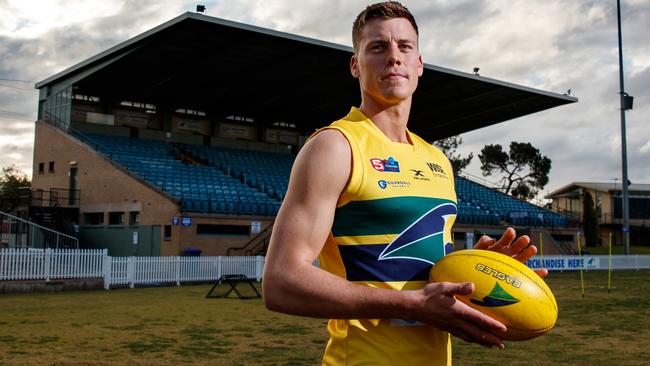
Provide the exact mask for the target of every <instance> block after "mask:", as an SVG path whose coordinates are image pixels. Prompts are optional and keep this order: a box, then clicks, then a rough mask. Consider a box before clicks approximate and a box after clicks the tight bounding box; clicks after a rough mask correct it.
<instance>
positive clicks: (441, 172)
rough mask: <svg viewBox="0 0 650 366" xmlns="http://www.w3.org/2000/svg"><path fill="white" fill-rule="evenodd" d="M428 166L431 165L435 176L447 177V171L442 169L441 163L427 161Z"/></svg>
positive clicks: (430, 167)
mask: <svg viewBox="0 0 650 366" xmlns="http://www.w3.org/2000/svg"><path fill="white" fill-rule="evenodd" d="M427 166H428V167H429V170H431V171H432V172H433V175H434V176H438V177H440V178H447V173H445V170H444V169H442V167H441V166H440V165H438V164H436V163H431V162H427Z"/></svg>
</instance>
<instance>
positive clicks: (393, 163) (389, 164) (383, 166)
mask: <svg viewBox="0 0 650 366" xmlns="http://www.w3.org/2000/svg"><path fill="white" fill-rule="evenodd" d="M370 165H372V167H373V168H375V170H376V171H378V172H393V173H399V162H397V160H395V159H393V157H392V156H389V157H388V158H387V159H379V158H372V159H370Z"/></svg>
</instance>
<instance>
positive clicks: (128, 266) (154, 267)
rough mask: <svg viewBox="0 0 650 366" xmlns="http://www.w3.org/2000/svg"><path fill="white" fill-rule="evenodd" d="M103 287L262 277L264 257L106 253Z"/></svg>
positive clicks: (258, 278) (178, 283)
mask: <svg viewBox="0 0 650 366" xmlns="http://www.w3.org/2000/svg"><path fill="white" fill-rule="evenodd" d="M105 263H106V271H105V274H106V277H105V278H104V287H105V288H109V287H110V286H117V285H122V286H126V285H128V286H129V287H134V286H135V285H149V286H151V285H165V284H175V285H177V286H180V284H181V283H182V282H205V281H216V280H217V279H219V278H220V277H221V276H222V275H224V274H243V275H246V276H247V277H249V278H255V279H256V280H257V281H261V280H262V271H263V270H264V257H260V256H257V257H250V256H249V257H108V256H107V257H106V262H105Z"/></svg>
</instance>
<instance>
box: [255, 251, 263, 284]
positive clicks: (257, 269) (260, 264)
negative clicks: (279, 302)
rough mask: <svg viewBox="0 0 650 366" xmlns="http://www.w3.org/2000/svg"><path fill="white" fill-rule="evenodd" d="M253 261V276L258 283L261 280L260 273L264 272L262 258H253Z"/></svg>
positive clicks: (259, 256)
mask: <svg viewBox="0 0 650 366" xmlns="http://www.w3.org/2000/svg"><path fill="white" fill-rule="evenodd" d="M255 259H256V263H255V276H256V278H257V282H260V281H261V280H262V271H263V270H264V257H262V256H261V255H258V256H257V257H255Z"/></svg>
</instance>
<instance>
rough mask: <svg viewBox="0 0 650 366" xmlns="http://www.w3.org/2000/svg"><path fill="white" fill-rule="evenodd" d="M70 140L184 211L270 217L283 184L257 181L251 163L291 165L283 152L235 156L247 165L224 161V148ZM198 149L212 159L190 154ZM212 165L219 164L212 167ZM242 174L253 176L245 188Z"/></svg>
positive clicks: (93, 138)
mask: <svg viewBox="0 0 650 366" xmlns="http://www.w3.org/2000/svg"><path fill="white" fill-rule="evenodd" d="M76 136H77V137H78V138H80V139H83V140H84V141H86V142H87V143H89V144H90V145H92V146H93V147H94V148H95V149H96V150H97V151H98V152H100V153H101V154H103V155H105V156H106V157H107V158H109V159H111V160H113V161H114V162H115V163H117V164H118V165H120V166H122V167H123V168H125V169H127V170H128V171H130V172H131V173H132V174H135V175H137V176H139V177H140V178H142V179H144V180H145V181H147V182H148V183H149V184H151V185H153V186H155V187H157V188H158V189H160V190H162V191H164V192H165V193H167V194H169V195H171V196H173V197H175V198H177V199H179V200H180V201H181V208H182V209H183V210H186V211H195V212H206V213H207V212H212V213H223V214H245V215H268V216H272V215H275V214H276V213H277V210H278V209H279V208H280V200H281V198H282V197H283V196H284V193H285V191H286V180H282V181H280V180H277V181H276V180H275V178H274V177H271V178H258V176H259V175H260V174H262V173H260V172H263V170H262V169H259V168H256V167H255V166H254V165H253V163H254V162H253V159H259V160H258V162H259V163H260V164H263V163H265V162H266V161H268V160H273V161H281V162H282V164H284V165H285V166H288V167H289V168H288V169H291V168H290V166H291V161H293V158H292V157H291V156H289V155H288V154H287V156H286V157H283V156H275V155H282V154H270V153H265V154H261V153H255V152H244V151H242V152H238V153H239V155H245V154H247V153H248V154H251V157H250V159H248V160H249V161H247V164H248V165H244V164H241V161H243V160H242V159H231V158H230V156H229V155H228V153H232V151H230V149H222V148H216V147H208V146H190V145H184V144H169V143H166V142H162V141H152V140H140V139H130V138H125V137H115V136H104V135H90V134H84V135H82V134H80V133H77V134H76ZM202 150H205V151H206V154H209V155H210V156H214V158H213V159H202V158H201V156H202V155H198V154H197V155H193V154H192V152H195V151H196V152H198V151H202ZM210 150H214V151H210ZM234 151H236V150H234ZM220 157H221V158H220ZM240 160H241V161H240ZM283 160H284V161H283ZM188 161H191V162H189V163H188ZM213 161H214V162H215V163H218V162H224V164H213V163H212V162H213ZM225 163H227V164H225ZM249 171H250V172H255V173H249ZM229 172H230V173H229ZM247 175H250V176H251V177H256V178H254V179H250V181H249V182H248V183H249V184H246V183H245V181H246V178H245V177H246V176H247ZM287 177H288V174H287ZM287 179H288V178H287ZM267 180H268V181H269V182H271V181H272V182H273V185H270V184H269V187H272V188H270V189H261V188H264V187H265V184H264V183H263V182H265V181H267ZM257 182H262V183H261V184H260V183H257ZM269 193H271V194H269Z"/></svg>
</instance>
